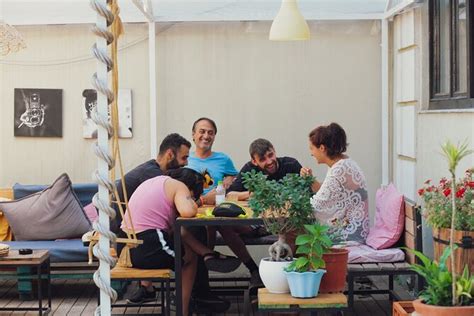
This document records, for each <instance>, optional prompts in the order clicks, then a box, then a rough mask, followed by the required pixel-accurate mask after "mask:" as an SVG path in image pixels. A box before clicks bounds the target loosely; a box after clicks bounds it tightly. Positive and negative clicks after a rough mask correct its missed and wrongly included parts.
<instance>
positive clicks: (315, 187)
mask: <svg viewBox="0 0 474 316" xmlns="http://www.w3.org/2000/svg"><path fill="white" fill-rule="evenodd" d="M300 176H302V177H304V176H313V170H311V168H305V167H303V168H301V170H300ZM320 188H321V183H320V182H318V181H317V180H316V179H315V180H314V181H313V184H312V185H311V190H312V191H313V192H314V193H316V192H318V191H319V189H320Z"/></svg>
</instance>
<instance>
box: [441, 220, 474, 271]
mask: <svg viewBox="0 0 474 316" xmlns="http://www.w3.org/2000/svg"><path fill="white" fill-rule="evenodd" d="M450 238H451V230H450V229H449V228H433V248H434V259H435V260H436V261H439V258H440V257H441V255H442V254H443V251H444V249H445V248H446V247H449V240H450ZM473 240H474V232H469V231H463V230H454V242H455V243H456V244H457V245H458V249H456V250H455V251H454V254H455V262H456V273H457V274H461V273H462V271H463V270H464V266H466V265H468V269H469V271H474V248H473V247H472V244H473ZM450 258H451V256H449V257H448V261H447V266H448V269H449V271H451V263H450V260H451V259H450Z"/></svg>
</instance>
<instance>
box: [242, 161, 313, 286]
mask: <svg viewBox="0 0 474 316" xmlns="http://www.w3.org/2000/svg"><path fill="white" fill-rule="evenodd" d="M313 180H314V178H313V177H311V176H306V177H300V176H299V175H297V174H287V175H286V176H285V177H284V178H283V179H281V180H279V181H275V180H268V179H267V176H266V175H264V174H263V173H261V172H256V171H255V170H252V171H251V172H248V173H245V174H243V182H244V185H245V187H246V188H247V189H248V190H249V191H250V192H251V196H250V199H249V206H250V208H252V210H253V211H254V213H255V215H256V216H259V217H261V218H262V219H263V222H264V225H265V227H266V229H267V230H268V231H269V232H270V233H272V234H274V235H277V236H278V240H277V241H276V242H275V243H274V244H272V245H271V246H270V247H269V249H268V252H269V255H270V257H268V258H263V259H262V260H261V262H260V265H259V272H260V277H261V279H262V282H263V284H264V285H265V287H266V288H267V289H268V290H269V291H270V292H271V293H288V292H289V287H288V283H287V281H286V276H285V275H284V274H283V268H284V267H285V266H287V265H288V264H290V263H291V261H292V260H293V251H292V249H291V247H290V245H289V244H288V243H287V236H288V235H289V234H294V233H295V232H298V231H301V230H303V228H304V225H305V224H310V223H313V222H314V216H313V209H312V207H311V203H310V199H311V195H312V193H311V189H310V188H311V184H312V183H313Z"/></svg>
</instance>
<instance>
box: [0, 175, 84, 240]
mask: <svg viewBox="0 0 474 316" xmlns="http://www.w3.org/2000/svg"><path fill="white" fill-rule="evenodd" d="M0 209H2V211H3V213H4V214H5V216H6V218H7V221H8V223H9V224H10V226H11V228H12V230H13V235H14V236H15V240H53V239H68V238H77V237H81V236H82V235H83V234H84V233H85V232H87V231H89V230H90V228H91V223H90V221H89V219H88V218H87V217H86V215H85V213H84V210H83V209H82V206H81V204H80V202H79V200H78V198H77V196H76V195H75V194H74V192H73V190H72V188H71V180H70V179H69V177H68V175H67V174H65V173H64V174H62V175H61V176H59V178H57V179H56V181H54V183H53V184H52V185H51V186H50V187H48V188H46V189H44V190H43V191H41V192H37V193H35V194H31V195H28V196H26V197H24V198H21V199H18V200H15V201H10V202H0Z"/></svg>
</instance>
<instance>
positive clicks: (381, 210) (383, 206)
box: [366, 183, 405, 249]
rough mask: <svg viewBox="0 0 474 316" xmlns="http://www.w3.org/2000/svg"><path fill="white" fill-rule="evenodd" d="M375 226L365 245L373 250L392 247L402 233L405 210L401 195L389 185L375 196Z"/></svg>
mask: <svg viewBox="0 0 474 316" xmlns="http://www.w3.org/2000/svg"><path fill="white" fill-rule="evenodd" d="M375 208H376V210H375V225H374V227H372V228H371V229H370V231H369V235H368V236H367V241H366V244H367V245H369V246H371V247H372V248H374V249H386V248H389V247H391V246H393V245H394V244H395V243H396V242H397V241H398V240H399V239H400V236H401V235H402V233H403V228H404V227H403V226H404V224H405V208H404V203H403V195H402V194H400V193H399V192H398V191H397V188H395V186H394V185H393V184H392V183H390V184H389V185H388V186H387V187H386V188H385V189H378V190H377V193H376V195H375Z"/></svg>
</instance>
